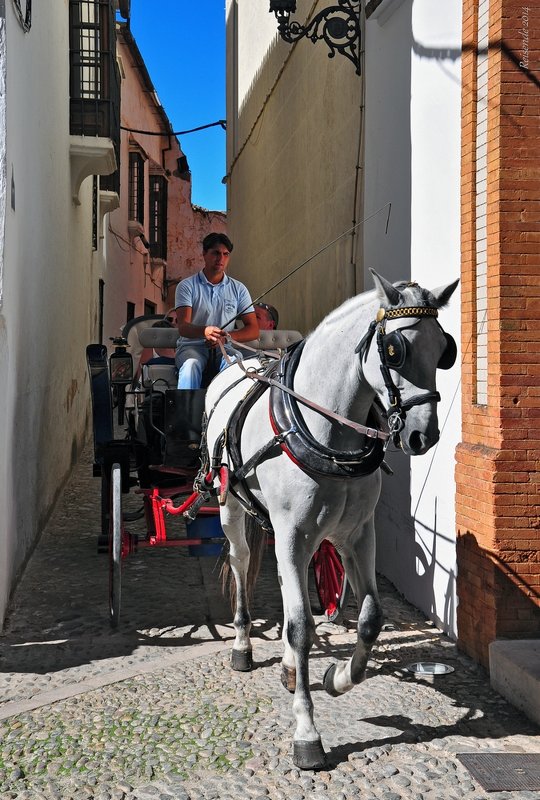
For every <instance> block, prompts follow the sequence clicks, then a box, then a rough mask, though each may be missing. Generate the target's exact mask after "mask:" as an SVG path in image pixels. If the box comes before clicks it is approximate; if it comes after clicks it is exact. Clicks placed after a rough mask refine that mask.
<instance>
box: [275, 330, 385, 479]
mask: <svg viewBox="0 0 540 800" xmlns="http://www.w3.org/2000/svg"><path fill="white" fill-rule="evenodd" d="M304 344H305V340H302V341H301V342H299V343H298V344H297V345H295V346H294V347H293V348H289V350H288V351H287V352H286V353H285V354H284V356H283V357H282V359H281V362H280V368H279V374H278V375H276V377H277V378H278V380H280V381H281V382H282V383H283V384H284V385H285V386H287V388H289V389H292V388H293V382H294V375H295V372H296V369H297V367H298V364H299V362H300V358H301V356H302V351H303V348H304ZM269 412H270V422H271V425H272V428H273V430H274V432H275V433H276V434H278V435H281V436H282V437H283V439H282V441H280V445H279V446H280V447H281V449H282V450H283V451H284V452H285V453H286V454H287V455H288V456H289V458H290V459H291V460H292V461H294V463H295V464H296V465H297V466H298V467H299V468H300V469H301V470H303V471H304V472H306V473H308V474H309V475H317V476H322V477H330V478H360V477H363V476H365V475H370V474H371V473H372V472H375V470H376V469H378V468H379V467H380V466H381V463H382V461H383V458H384V442H383V441H382V440H381V439H368V438H366V445H365V447H364V448H362V449H361V450H334V449H333V448H330V447H326V446H325V445H323V444H321V443H320V442H317V440H316V439H315V438H314V437H313V436H312V434H311V433H310V431H309V429H308V428H307V425H306V423H305V421H304V419H303V417H302V413H301V411H300V409H299V404H298V402H297V400H296V399H295V398H294V397H292V396H291V395H290V394H288V393H287V392H284V391H282V390H280V389H279V388H278V387H276V386H272V387H271V388H270V401H269ZM367 424H368V425H371V426H373V427H378V419H377V417H376V415H375V413H374V411H373V410H372V411H370V414H369V417H368V422H367Z"/></svg>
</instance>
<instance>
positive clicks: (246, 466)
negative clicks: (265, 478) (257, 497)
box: [233, 429, 293, 481]
mask: <svg viewBox="0 0 540 800" xmlns="http://www.w3.org/2000/svg"><path fill="white" fill-rule="evenodd" d="M292 432H293V431H292V429H291V430H288V431H284V432H283V433H278V434H276V436H274V437H272V439H270V441H269V442H266V444H264V445H263V446H262V447H260V448H259V449H258V450H257V452H256V453H254V454H253V455H252V456H251V458H248V460H247V461H244V463H243V464H242V466H241V467H238V469H235V470H234V473H233V480H234V481H242V480H244V478H245V477H246V475H247V474H248V473H249V472H251V470H252V469H253V467H256V466H257V464H259V463H260V462H261V461H262V460H263V459H264V457H265V455H266V454H267V453H268V451H269V450H271V449H272V448H273V447H275V446H276V445H277V444H281V443H282V442H284V441H285V438H286V437H287V436H288V435H289V433H292Z"/></svg>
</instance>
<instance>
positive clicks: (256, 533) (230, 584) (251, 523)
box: [221, 514, 267, 612]
mask: <svg viewBox="0 0 540 800" xmlns="http://www.w3.org/2000/svg"><path fill="white" fill-rule="evenodd" d="M244 524H245V528H244V530H245V535H246V543H247V546H248V548H249V567H248V574H247V583H246V593H247V599H248V603H251V601H252V599H253V593H254V591H255V584H256V583H257V578H258V576H259V572H260V570H261V564H262V559H263V556H264V553H265V551H266V542H267V536H266V532H265V531H264V530H263V528H262V527H261V526H260V525H259V523H258V522H257V520H256V519H255V517H252V516H251V514H245V515H244ZM221 585H222V590H223V594H227V593H228V594H229V600H230V603H231V608H232V610H233V612H234V611H235V609H236V581H235V580H234V576H233V574H232V570H231V564H230V559H229V554H228V553H227V555H226V557H225V560H224V562H223V565H222V567H221Z"/></svg>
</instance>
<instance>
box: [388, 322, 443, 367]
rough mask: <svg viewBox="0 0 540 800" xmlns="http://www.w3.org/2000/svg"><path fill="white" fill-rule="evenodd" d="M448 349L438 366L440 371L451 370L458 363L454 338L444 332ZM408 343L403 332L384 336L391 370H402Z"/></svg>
mask: <svg viewBox="0 0 540 800" xmlns="http://www.w3.org/2000/svg"><path fill="white" fill-rule="evenodd" d="M443 333H444V336H445V339H446V348H445V350H444V352H443V354H442V355H441V357H440V359H439V363H438V364H437V368H438V369H450V368H451V367H453V366H454V364H455V363H456V356H457V345H456V342H455V340H454V337H453V336H450V334H449V333H446V332H445V331H443ZM407 347H408V343H407V340H406V339H405V337H404V336H403V334H402V333H401V331H392V332H391V333H386V334H384V354H385V357H386V363H387V365H388V366H389V367H390V368H391V369H401V367H402V366H403V365H404V363H405V359H406V358H407Z"/></svg>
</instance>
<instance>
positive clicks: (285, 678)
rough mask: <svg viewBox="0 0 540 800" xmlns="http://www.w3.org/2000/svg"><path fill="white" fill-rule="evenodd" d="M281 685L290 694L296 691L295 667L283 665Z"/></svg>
mask: <svg viewBox="0 0 540 800" xmlns="http://www.w3.org/2000/svg"><path fill="white" fill-rule="evenodd" d="M281 684H282V686H284V687H285V688H286V689H287V691H288V692H294V691H295V690H296V670H295V669H294V667H286V666H285V664H282V665H281Z"/></svg>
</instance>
